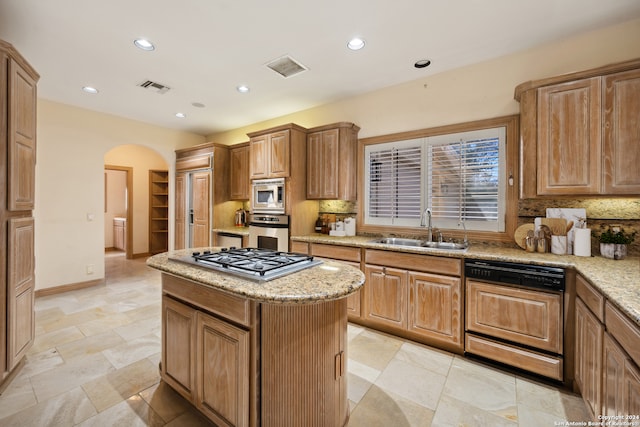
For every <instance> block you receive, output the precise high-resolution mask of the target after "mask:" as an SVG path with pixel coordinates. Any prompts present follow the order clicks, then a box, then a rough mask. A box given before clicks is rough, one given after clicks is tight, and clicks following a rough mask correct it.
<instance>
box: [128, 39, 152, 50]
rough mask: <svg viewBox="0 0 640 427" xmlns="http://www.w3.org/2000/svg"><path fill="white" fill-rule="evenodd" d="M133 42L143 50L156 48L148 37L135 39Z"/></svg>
mask: <svg viewBox="0 0 640 427" xmlns="http://www.w3.org/2000/svg"><path fill="white" fill-rule="evenodd" d="M133 44H134V45H136V47H138V48H140V49H142V50H154V49H155V48H156V47H155V46H154V45H153V43H151V42H150V41H149V40H147V39H135V40H134V41H133Z"/></svg>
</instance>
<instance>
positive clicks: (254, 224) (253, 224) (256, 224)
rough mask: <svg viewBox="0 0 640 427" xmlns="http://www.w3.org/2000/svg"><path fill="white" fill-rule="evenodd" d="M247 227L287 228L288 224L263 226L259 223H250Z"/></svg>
mask: <svg viewBox="0 0 640 427" xmlns="http://www.w3.org/2000/svg"><path fill="white" fill-rule="evenodd" d="M249 227H259V228H289V224H263V223H260V222H250V223H249Z"/></svg>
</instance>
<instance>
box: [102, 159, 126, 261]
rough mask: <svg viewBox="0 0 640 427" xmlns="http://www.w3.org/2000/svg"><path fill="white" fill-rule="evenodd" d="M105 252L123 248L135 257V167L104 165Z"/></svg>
mask: <svg viewBox="0 0 640 427" xmlns="http://www.w3.org/2000/svg"><path fill="white" fill-rule="evenodd" d="M104 177H105V184H104V185H105V187H104V194H105V196H104V199H105V200H104V219H105V224H104V226H105V252H106V251H108V250H110V249H112V248H113V249H115V251H116V252H117V250H122V249H124V251H123V252H124V255H125V258H126V259H132V258H133V238H132V236H133V214H132V212H133V168H131V167H126V166H114V165H105V166H104Z"/></svg>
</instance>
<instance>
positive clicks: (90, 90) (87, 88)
mask: <svg viewBox="0 0 640 427" xmlns="http://www.w3.org/2000/svg"><path fill="white" fill-rule="evenodd" d="M82 90H83V91H85V92H87V93H93V94H95V93H98V89H96V88H95V87H92V86H83V87H82Z"/></svg>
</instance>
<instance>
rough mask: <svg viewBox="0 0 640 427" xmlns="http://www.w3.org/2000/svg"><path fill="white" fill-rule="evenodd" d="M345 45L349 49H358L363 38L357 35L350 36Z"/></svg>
mask: <svg viewBox="0 0 640 427" xmlns="http://www.w3.org/2000/svg"><path fill="white" fill-rule="evenodd" d="M347 47H348V48H349V49H351V50H360V49H362V48H363V47H364V40H362V39H361V38H358V37H355V38H352V39H351V40H349V43H347Z"/></svg>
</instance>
